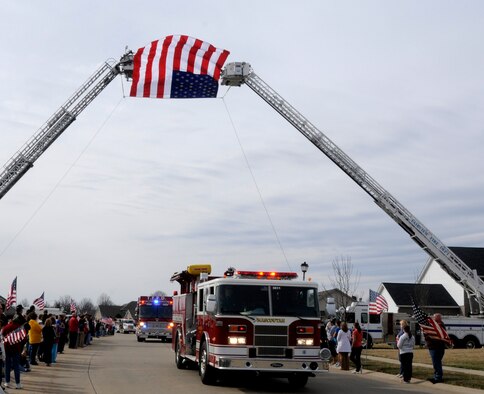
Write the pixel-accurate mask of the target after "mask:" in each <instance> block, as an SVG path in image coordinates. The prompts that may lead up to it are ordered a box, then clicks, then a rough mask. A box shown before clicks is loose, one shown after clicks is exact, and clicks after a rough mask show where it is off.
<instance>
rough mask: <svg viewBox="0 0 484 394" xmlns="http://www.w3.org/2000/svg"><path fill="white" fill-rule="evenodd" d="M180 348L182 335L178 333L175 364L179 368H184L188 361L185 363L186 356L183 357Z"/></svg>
mask: <svg viewBox="0 0 484 394" xmlns="http://www.w3.org/2000/svg"><path fill="white" fill-rule="evenodd" d="M180 348H181V343H180V337H179V336H178V335H177V336H176V342H175V365H176V367H177V368H178V369H183V368H185V366H186V363H185V358H184V357H182V356H181V354H180Z"/></svg>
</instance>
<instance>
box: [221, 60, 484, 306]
mask: <svg viewBox="0 0 484 394" xmlns="http://www.w3.org/2000/svg"><path fill="white" fill-rule="evenodd" d="M244 83H245V84H246V85H247V86H249V88H251V89H252V90H253V91H254V92H255V93H257V94H258V95H259V96H260V97H261V98H262V99H263V100H264V101H265V102H267V103H268V104H269V105H270V106H271V107H272V108H274V109H275V110H276V111H277V112H278V113H279V114H280V115H281V116H282V117H284V118H285V119H286V120H287V121H288V122H289V123H291V124H292V125H293V126H294V127H295V128H296V129H297V130H299V132H301V134H303V135H304V136H305V137H306V138H307V139H308V140H309V141H311V142H312V143H313V144H314V145H315V146H316V147H317V148H318V149H319V150H321V152H323V153H324V154H325V155H326V156H328V157H329V158H330V159H331V160H332V161H333V162H334V163H335V164H336V165H337V166H338V167H339V168H341V169H342V170H343V171H344V172H345V173H346V174H347V175H348V176H349V177H350V178H351V179H353V181H355V182H356V183H357V184H358V185H359V186H360V187H361V188H362V189H363V190H364V191H365V192H367V193H368V194H369V195H370V196H371V197H372V198H373V200H374V201H375V203H376V204H377V205H378V206H379V207H380V208H381V209H383V210H384V211H385V212H386V213H387V214H388V215H389V216H390V217H391V218H392V219H393V220H394V221H395V222H397V223H398V224H399V225H400V226H401V227H402V228H403V229H404V230H405V231H406V232H407V233H408V234H409V235H410V237H411V238H412V239H413V240H414V241H415V242H416V243H417V244H418V245H419V246H420V247H421V248H422V249H423V250H424V251H426V252H427V253H428V254H429V255H430V256H431V257H432V258H433V259H435V261H437V262H438V264H439V265H440V266H441V267H442V268H443V269H444V270H445V271H446V272H447V273H448V274H449V275H450V276H451V277H452V278H454V279H455V280H456V281H457V282H458V283H459V284H460V285H461V286H462V287H463V288H464V290H465V292H466V294H467V296H468V297H469V301H474V302H470V305H471V310H472V313H474V314H475V313H476V311H475V309H476V308H475V305H476V303H477V305H478V313H479V314H480V315H484V282H483V281H482V279H481V278H479V276H478V275H477V272H476V270H471V269H470V268H469V267H468V266H467V265H466V264H465V263H464V262H463V261H462V260H461V259H460V258H459V257H458V256H457V255H456V254H455V253H453V252H452V251H451V250H450V249H449V248H447V247H446V246H445V245H444V244H443V243H442V241H440V240H439V239H438V238H437V237H436V236H435V235H434V234H433V233H432V232H431V231H430V230H429V229H428V228H427V227H425V226H424V225H423V224H422V223H421V222H420V221H419V220H418V219H417V218H416V217H415V216H414V215H412V213H411V212H410V211H409V210H408V209H406V208H405V207H404V206H403V205H402V204H401V203H400V202H398V200H397V199H396V198H395V197H393V196H392V195H391V194H390V193H389V192H388V191H386V190H385V189H384V188H383V187H382V186H381V185H380V184H379V183H378V182H376V181H375V180H374V179H373V178H372V177H371V176H370V175H369V174H368V173H366V172H365V171H364V170H363V169H362V168H361V167H360V166H359V165H358V164H356V163H355V162H354V161H353V160H352V159H351V158H350V157H349V156H348V155H347V154H346V153H344V152H343V151H342V150H341V149H340V148H339V147H338V146H336V144H335V143H333V142H332V141H331V140H330V139H329V138H328V137H327V136H326V135H325V134H324V133H323V132H322V131H320V130H318V129H317V128H316V126H314V125H313V124H312V123H311V122H310V121H309V120H308V119H306V118H305V117H304V116H303V115H302V114H301V113H300V112H299V111H297V110H296V109H295V108H294V107H293V106H291V104H289V103H288V102H287V101H286V100H284V99H283V98H282V97H281V96H280V95H279V94H278V93H277V92H276V91H274V90H273V89H272V88H271V87H270V86H269V85H267V84H266V83H265V82H264V81H263V80H262V79H261V78H259V77H258V76H257V75H256V74H255V73H254V71H253V70H252V68H251V66H250V64H248V63H243V62H237V63H229V64H227V65H226V67H225V69H224V71H223V73H222V85H228V86H241V85H242V84H244Z"/></svg>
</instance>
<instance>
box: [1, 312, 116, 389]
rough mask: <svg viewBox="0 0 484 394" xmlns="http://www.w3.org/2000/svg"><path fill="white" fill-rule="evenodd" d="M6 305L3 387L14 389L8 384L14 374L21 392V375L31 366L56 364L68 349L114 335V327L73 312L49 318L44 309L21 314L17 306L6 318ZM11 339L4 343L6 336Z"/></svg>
mask: <svg viewBox="0 0 484 394" xmlns="http://www.w3.org/2000/svg"><path fill="white" fill-rule="evenodd" d="M4 310H5V305H0V334H1V340H0V345H1V346H0V353H1V354H0V356H1V357H0V376H1V378H2V387H3V388H11V387H14V386H12V384H11V383H10V375H11V372H12V371H13V372H14V377H15V388H16V389H21V388H22V384H21V382H20V373H21V372H30V371H31V368H32V366H36V365H39V362H41V363H44V364H45V365H46V366H47V367H50V366H51V365H52V364H54V363H56V362H57V355H58V354H62V353H64V350H65V347H66V345H67V346H68V347H69V348H70V349H76V348H79V347H85V346H89V345H91V343H92V340H93V338H94V337H100V336H104V335H107V334H111V333H114V330H113V327H111V326H109V325H106V324H103V323H102V322H101V321H100V320H96V319H94V318H93V316H92V315H89V314H81V315H79V316H78V315H77V314H76V313H75V312H74V313H72V315H66V314H59V315H52V314H49V313H48V312H47V310H44V312H43V313H40V314H37V312H36V310H35V307H34V306H33V305H32V306H31V307H30V308H29V310H28V311H26V312H25V313H24V308H23V306H22V305H18V306H17V307H16V313H15V315H13V316H11V317H10V318H8V317H7V316H6V314H5V313H4ZM9 335H10V337H9V338H13V337H14V336H15V339H14V340H5V338H6V337H7V336H9Z"/></svg>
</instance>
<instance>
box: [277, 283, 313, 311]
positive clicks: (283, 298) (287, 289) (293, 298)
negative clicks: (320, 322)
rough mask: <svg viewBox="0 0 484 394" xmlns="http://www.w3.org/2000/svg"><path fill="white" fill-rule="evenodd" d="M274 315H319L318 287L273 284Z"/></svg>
mask: <svg viewBox="0 0 484 394" xmlns="http://www.w3.org/2000/svg"><path fill="white" fill-rule="evenodd" d="M271 294H272V307H273V310H272V314H273V315H274V316H298V317H318V316H319V310H318V309H319V308H318V304H317V303H315V302H314V300H317V294H316V289H314V288H307V287H292V286H284V287H283V286H272V288H271Z"/></svg>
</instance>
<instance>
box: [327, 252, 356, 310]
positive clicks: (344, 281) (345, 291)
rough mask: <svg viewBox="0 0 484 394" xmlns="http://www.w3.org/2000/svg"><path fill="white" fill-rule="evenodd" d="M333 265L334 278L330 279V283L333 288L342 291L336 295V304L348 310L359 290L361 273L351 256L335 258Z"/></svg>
mask: <svg viewBox="0 0 484 394" xmlns="http://www.w3.org/2000/svg"><path fill="white" fill-rule="evenodd" d="M331 265H332V267H333V276H330V277H329V282H330V284H331V287H332V288H335V289H338V290H339V291H340V292H337V293H335V303H336V305H337V306H338V307H339V308H344V309H346V307H348V306H349V305H350V304H351V297H354V296H355V293H356V291H357V289H358V285H359V283H360V273H359V272H358V271H357V270H356V269H355V266H354V265H353V263H352V262H351V257H350V256H341V257H335V258H334V259H333V261H332V263H331Z"/></svg>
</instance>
